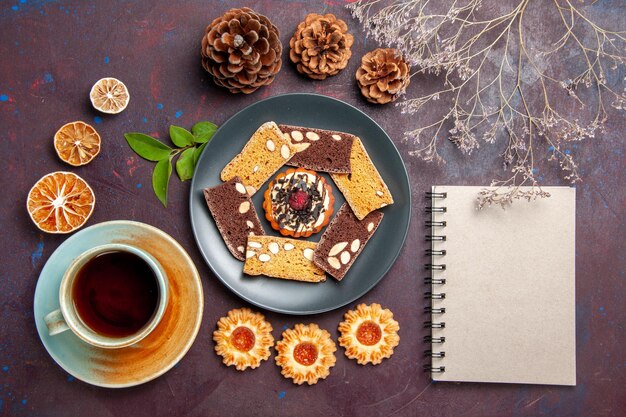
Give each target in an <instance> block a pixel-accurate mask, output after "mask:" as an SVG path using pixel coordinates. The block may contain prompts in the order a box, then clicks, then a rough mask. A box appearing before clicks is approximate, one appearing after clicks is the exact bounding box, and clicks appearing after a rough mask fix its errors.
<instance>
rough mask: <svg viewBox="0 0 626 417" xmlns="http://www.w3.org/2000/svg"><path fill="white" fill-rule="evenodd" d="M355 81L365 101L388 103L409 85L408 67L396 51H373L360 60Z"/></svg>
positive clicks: (389, 49)
mask: <svg viewBox="0 0 626 417" xmlns="http://www.w3.org/2000/svg"><path fill="white" fill-rule="evenodd" d="M356 81H357V84H358V85H359V88H360V89H361V94H363V96H365V98H366V99H367V101H369V102H371V103H378V104H385V103H389V102H391V101H394V100H396V99H397V98H398V97H399V96H400V95H401V94H403V93H404V91H405V90H406V88H407V86H408V85H409V83H410V81H411V80H410V78H409V66H408V65H407V64H406V62H404V60H403V59H402V56H400V53H399V52H398V51H397V50H396V49H393V48H388V49H383V48H379V49H375V50H373V51H370V52H368V53H367V54H365V55H364V56H363V58H362V59H361V66H360V67H359V69H358V70H357V71H356Z"/></svg>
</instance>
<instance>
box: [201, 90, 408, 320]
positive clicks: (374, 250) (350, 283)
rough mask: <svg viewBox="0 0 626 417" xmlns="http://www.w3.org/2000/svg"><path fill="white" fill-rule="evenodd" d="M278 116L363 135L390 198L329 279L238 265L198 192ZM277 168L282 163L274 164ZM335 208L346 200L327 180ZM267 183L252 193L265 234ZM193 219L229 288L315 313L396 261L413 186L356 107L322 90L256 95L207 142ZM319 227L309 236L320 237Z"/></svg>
mask: <svg viewBox="0 0 626 417" xmlns="http://www.w3.org/2000/svg"><path fill="white" fill-rule="evenodd" d="M270 120H272V121H275V122H276V123H286V124H292V125H300V126H306V127H317V128H321V129H333V130H340V131H345V132H349V133H352V134H354V135H356V136H358V137H359V138H361V140H362V141H363V144H364V146H365V149H366V150H367V152H368V153H369V155H370V157H371V159H372V161H373V162H374V164H375V165H376V167H377V168H378V171H379V172H380V175H381V176H382V177H383V179H384V180H385V182H386V183H387V186H388V187H389V190H390V191H391V193H392V195H393V198H394V201H395V203H394V204H393V205H391V206H388V207H385V208H384V209H383V210H382V211H383V212H384V213H385V217H384V218H383V221H382V223H381V224H380V226H379V227H378V230H377V231H376V233H375V234H374V236H373V237H372V239H370V241H369V243H368V244H367V246H366V247H365V249H364V250H363V252H362V253H361V255H360V256H359V257H358V258H357V260H356V262H355V263H354V264H353V265H352V268H351V269H350V270H349V271H348V273H347V275H346V276H345V277H344V279H343V280H342V281H341V282H337V281H336V280H335V279H333V278H331V277H329V278H328V279H327V280H326V282H323V283H318V284H311V283H304V282H295V281H285V280H281V279H275V278H267V277H250V276H246V275H244V274H243V272H242V268H243V263H242V262H240V261H238V260H237V259H235V258H233V256H232V255H231V254H230V252H229V251H228V249H227V248H226V245H225V244H224V242H223V241H222V238H221V236H220V233H219V231H218V230H217V227H216V226H215V223H214V222H213V218H212V217H211V214H210V212H209V209H208V208H207V205H206V203H205V201H204V196H203V193H202V190H203V189H204V188H206V187H212V186H215V185H218V184H220V183H221V181H220V172H221V170H222V168H224V166H225V165H226V164H227V163H228V162H229V161H230V160H231V159H232V158H233V157H234V156H235V155H236V154H238V153H239V152H240V151H241V149H242V148H243V146H244V145H245V143H246V142H247V141H248V139H249V138H250V136H252V134H253V133H254V131H255V130H256V129H257V128H258V127H259V126H260V125H261V124H262V123H264V122H267V121H270ZM279 172H282V169H281V170H279ZM324 176H325V177H326V178H327V181H328V183H329V184H332V185H333V191H334V193H333V194H334V195H335V197H336V200H335V213H336V212H337V210H339V207H341V205H342V204H343V203H344V201H345V200H344V199H343V196H342V195H341V193H340V192H339V190H338V189H337V187H336V186H335V185H334V183H333V182H332V180H330V178H329V177H328V176H327V175H326V174H324ZM266 187H267V184H264V185H263V186H262V187H261V189H260V190H259V191H258V192H257V193H256V194H255V195H254V196H253V197H252V200H253V202H254V206H255V208H256V210H257V213H258V215H259V218H260V219H261V222H262V224H263V226H264V228H265V232H266V233H267V234H271V235H276V236H278V235H279V234H278V233H277V232H275V231H274V230H272V228H271V227H270V225H269V224H268V222H267V221H266V220H265V214H264V211H263V208H262V207H261V204H262V200H263V191H264V190H265V188H266ZM189 200H190V210H191V224H192V227H193V232H194V235H195V237H196V241H197V243H198V246H199V247H200V251H201V252H202V255H203V256H204V259H205V260H206V261H207V263H208V264H209V266H210V267H211V269H212V270H213V272H215V275H216V276H217V277H218V278H219V279H220V280H222V282H224V284H226V286H227V287H228V288H230V289H231V290H232V291H233V292H234V293H236V294H237V295H239V296H240V297H241V298H243V299H244V300H247V301H249V302H250V303H252V304H255V305H257V306H259V307H262V308H265V309H268V310H272V311H277V312H280V313H286V314H314V313H321V312H324V311H328V310H332V309H335V308H338V307H341V306H343V305H346V304H348V303H350V302H352V301H354V300H356V299H357V298H359V297H361V296H362V295H364V294H365V293H367V292H368V291H369V290H370V289H372V288H373V287H374V286H375V285H376V284H377V283H378V282H379V281H380V280H381V279H382V278H383V276H384V275H385V274H386V273H387V271H388V270H389V268H391V266H392V265H393V263H394V262H395V260H396V258H397V257H398V254H399V253H400V249H402V245H403V244H404V239H405V238H406V234H407V231H408V228H409V220H410V217H411V192H410V189H409V179H408V177H407V173H406V169H405V168H404V163H403V162H402V158H401V157H400V154H399V153H398V150H397V149H396V147H395V146H394V144H393V142H391V139H389V136H387V134H386V133H385V131H384V130H383V129H382V128H381V127H380V126H378V125H377V124H376V122H374V121H373V120H372V119H370V118H369V117H368V116H367V115H365V114H364V113H363V112H361V111H360V110H358V109H356V108H354V107H352V106H350V105H349V104H346V103H344V102H342V101H339V100H335V99H333V98H329V97H326V96H321V95H315V94H285V95H280V96H275V97H270V98H268V99H265V100H262V101H259V102H257V103H254V104H252V105H251V106H249V107H246V108H245V109H243V110H242V111H240V112H239V113H237V114H236V115H235V116H233V117H232V118H230V119H229V120H228V121H227V122H226V123H224V125H222V126H221V127H220V129H219V130H218V131H217V132H216V133H215V136H214V137H213V139H212V140H211V142H210V143H209V144H208V145H207V147H206V148H205V151H204V152H203V154H202V156H201V157H200V160H199V161H198V165H197V167H196V170H195V175H194V177H193V181H192V183H191V196H190V199H189ZM321 234H322V232H320V233H318V234H316V235H313V236H311V237H310V239H309V240H312V241H318V240H319V238H320V236H321Z"/></svg>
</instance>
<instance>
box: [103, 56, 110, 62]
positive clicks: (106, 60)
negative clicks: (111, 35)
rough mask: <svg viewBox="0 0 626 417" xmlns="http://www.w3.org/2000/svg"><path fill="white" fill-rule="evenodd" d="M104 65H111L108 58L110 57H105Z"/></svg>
mask: <svg viewBox="0 0 626 417" xmlns="http://www.w3.org/2000/svg"><path fill="white" fill-rule="evenodd" d="M104 63H105V64H108V63H109V57H108V56H105V57H104Z"/></svg>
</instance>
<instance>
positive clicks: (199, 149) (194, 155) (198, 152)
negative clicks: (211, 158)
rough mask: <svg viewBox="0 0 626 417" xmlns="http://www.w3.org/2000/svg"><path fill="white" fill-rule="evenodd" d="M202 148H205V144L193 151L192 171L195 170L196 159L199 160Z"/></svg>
mask: <svg viewBox="0 0 626 417" xmlns="http://www.w3.org/2000/svg"><path fill="white" fill-rule="evenodd" d="M204 148H206V143H203V144H202V145H200V146H198V147H197V148H195V149H194V151H193V166H194V169H195V166H196V165H197V164H198V159H200V155H202V151H203V150H204Z"/></svg>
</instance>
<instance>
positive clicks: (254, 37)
mask: <svg viewBox="0 0 626 417" xmlns="http://www.w3.org/2000/svg"><path fill="white" fill-rule="evenodd" d="M282 50H283V45H282V43H281V42H280V38H279V33H278V28H276V26H274V25H273V24H272V22H270V20H269V19H268V18H267V17H265V16H263V15H261V14H258V13H256V12H254V11H253V10H252V9H249V8H247V7H243V8H241V9H231V10H229V11H228V12H226V13H225V14H224V15H223V16H221V17H218V18H217V19H215V20H214V21H213V22H212V23H211V24H210V25H209V26H207V28H206V30H205V35H204V37H203V38H202V51H201V52H202V66H203V67H204V69H205V70H207V71H208V72H209V73H210V74H211V75H212V76H213V81H215V83H216V84H217V85H220V86H222V87H226V88H228V89H229V90H230V92H231V93H244V94H250V93H252V92H254V91H255V90H256V89H257V88H259V87H261V86H263V85H267V84H270V83H271V82H272V81H274V77H275V76H276V74H277V73H278V71H280V67H281V64H282V61H281V58H280V54H281V53H282Z"/></svg>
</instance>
